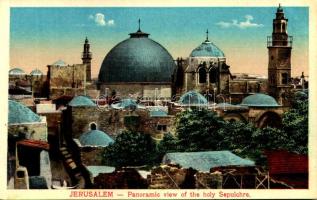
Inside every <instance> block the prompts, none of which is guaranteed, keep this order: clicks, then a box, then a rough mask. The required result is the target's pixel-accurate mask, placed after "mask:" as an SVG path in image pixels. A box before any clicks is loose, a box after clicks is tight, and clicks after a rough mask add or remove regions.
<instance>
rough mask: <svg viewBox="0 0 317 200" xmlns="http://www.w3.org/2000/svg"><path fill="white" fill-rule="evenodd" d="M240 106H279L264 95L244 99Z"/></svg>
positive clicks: (258, 94)
mask: <svg viewBox="0 0 317 200" xmlns="http://www.w3.org/2000/svg"><path fill="white" fill-rule="evenodd" d="M240 105H242V106H250V107H278V106H280V105H279V104H278V103H277V102H276V100H275V99H274V98H273V97H271V96H269V95H266V94H261V93H257V94H253V95H250V96H247V97H245V98H244V99H243V100H242V103H241V104H240Z"/></svg>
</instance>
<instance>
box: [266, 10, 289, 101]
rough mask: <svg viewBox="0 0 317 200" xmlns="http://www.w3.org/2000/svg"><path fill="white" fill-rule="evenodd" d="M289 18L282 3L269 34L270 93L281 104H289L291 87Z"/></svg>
mask: <svg viewBox="0 0 317 200" xmlns="http://www.w3.org/2000/svg"><path fill="white" fill-rule="evenodd" d="M287 22H288V19H286V18H285V16H284V11H283V8H282V7H281V5H279V7H278V8H277V11H276V17H275V19H273V33H272V36H268V40H267V48H268V50H269V64H268V93H269V95H271V96H273V97H274V98H275V99H276V100H277V101H278V103H280V104H281V105H287V104H288V101H287V95H288V91H289V90H290V89H291V85H290V78H291V51H292V41H293V37H292V36H289V35H288V33H287Z"/></svg>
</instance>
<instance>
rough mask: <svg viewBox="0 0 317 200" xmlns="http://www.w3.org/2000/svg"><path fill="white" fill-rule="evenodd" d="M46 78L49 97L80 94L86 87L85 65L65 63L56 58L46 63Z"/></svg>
mask: <svg viewBox="0 0 317 200" xmlns="http://www.w3.org/2000/svg"><path fill="white" fill-rule="evenodd" d="M47 67H48V72H47V80H48V85H49V97H50V98H51V99H54V98H57V97H59V96H62V95H71V96H75V95H80V94H84V93H85V88H86V65H85V64H74V65H67V64H66V63H65V62H64V61H62V60H58V61H56V62H55V63H53V64H52V65H48V66H47Z"/></svg>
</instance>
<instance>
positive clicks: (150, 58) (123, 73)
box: [99, 30, 175, 83]
mask: <svg viewBox="0 0 317 200" xmlns="http://www.w3.org/2000/svg"><path fill="white" fill-rule="evenodd" d="M148 35H149V34H147V33H143V32H141V31H140V30H138V31H137V32H136V33H131V34H130V36H131V37H130V38H129V39H126V40H124V41H122V42H120V43H119V44H117V45H116V46H115V47H114V48H112V49H111V50H110V52H109V53H108V54H107V55H106V57H105V58H104V60H103V62H102V65H101V68H100V71H99V82H101V83H115V82H169V83H170V82H171V81H172V73H173V71H174V68H175V63H174V61H173V58H172V56H171V55H170V54H169V52H168V51H167V50H166V49H165V48H164V47H163V46H161V45H160V44H159V43H157V42H155V41H153V40H151V39H149V38H148Z"/></svg>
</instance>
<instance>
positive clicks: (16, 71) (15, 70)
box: [9, 68, 25, 75]
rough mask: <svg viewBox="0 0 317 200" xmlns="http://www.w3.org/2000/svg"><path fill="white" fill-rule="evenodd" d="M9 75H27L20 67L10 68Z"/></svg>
mask: <svg viewBox="0 0 317 200" xmlns="http://www.w3.org/2000/svg"><path fill="white" fill-rule="evenodd" d="M9 75H25V72H24V71H23V70H22V69H20V68H13V69H10V71H9Z"/></svg>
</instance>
